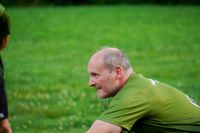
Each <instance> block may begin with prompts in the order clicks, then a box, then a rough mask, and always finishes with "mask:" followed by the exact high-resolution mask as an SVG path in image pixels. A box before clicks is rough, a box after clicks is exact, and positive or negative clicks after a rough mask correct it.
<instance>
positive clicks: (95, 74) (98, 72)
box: [88, 55, 117, 98]
mask: <svg viewBox="0 0 200 133" xmlns="http://www.w3.org/2000/svg"><path fill="white" fill-rule="evenodd" d="M88 74H89V86H91V87H94V88H96V90H97V96H98V97H99V98H107V97H111V96H113V95H115V93H116V88H117V80H116V78H115V72H114V71H113V72H110V71H109V70H108V69H107V68H106V67H105V64H104V62H103V57H102V55H96V56H93V57H92V58H91V59H90V61H89V63H88Z"/></svg>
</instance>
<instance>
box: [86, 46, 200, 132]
mask: <svg viewBox="0 0 200 133" xmlns="http://www.w3.org/2000/svg"><path fill="white" fill-rule="evenodd" d="M88 74H89V86H91V87H94V88H96V91H97V96H98V97H99V98H108V97H113V99H112V101H111V103H110V105H109V107H108V108H107V109H106V110H105V111H104V112H103V113H102V114H101V115H100V116H99V117H98V118H97V120H95V121H94V123H93V124H92V126H91V128H90V129H89V130H88V131H87V133H120V132H130V133H131V132H135V133H168V132H170V133H172V132H177V133H182V132H200V107H199V106H198V105H197V104H195V103H194V102H193V101H192V100H191V99H190V98H189V97H188V96H187V95H185V94H184V93H183V92H181V91H179V90H178V89H176V88H174V87H171V86H169V85H166V84H163V83H160V82H158V81H156V80H152V79H148V78H145V77H144V76H142V75H141V74H137V73H135V72H134V71H133V68H132V67H131V64H130V63H129V60H128V58H127V57H126V56H125V54H124V53H123V52H122V51H121V50H119V49H117V48H104V49H101V50H99V51H97V52H96V53H95V54H94V55H93V56H92V57H91V58H90V60H89V62H88Z"/></svg>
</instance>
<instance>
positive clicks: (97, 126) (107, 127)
mask: <svg viewBox="0 0 200 133" xmlns="http://www.w3.org/2000/svg"><path fill="white" fill-rule="evenodd" d="M121 130H122V129H121V127H119V126H116V125H113V124H110V123H107V122H104V121H101V120H96V121H95V122H94V123H93V124H92V126H91V127H90V129H89V130H88V131H87V133H120V132H121Z"/></svg>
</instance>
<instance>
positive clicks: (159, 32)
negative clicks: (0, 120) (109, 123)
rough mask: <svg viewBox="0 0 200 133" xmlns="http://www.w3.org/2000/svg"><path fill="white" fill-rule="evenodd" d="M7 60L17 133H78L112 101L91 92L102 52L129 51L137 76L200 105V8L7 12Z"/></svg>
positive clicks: (6, 75) (15, 131)
mask: <svg viewBox="0 0 200 133" xmlns="http://www.w3.org/2000/svg"><path fill="white" fill-rule="evenodd" d="M8 10H9V14H10V16H11V19H12V34H11V37H10V43H9V45H8V47H7V49H5V50H4V51H3V52H2V53H1V54H2V57H3V58H4V65H5V78H6V83H7V93H8V98H9V108H10V110H9V111H10V121H11V124H12V128H13V131H14V133H66V132H67V133H80V132H84V131H85V130H86V129H87V128H88V127H89V126H90V125H91V123H92V121H94V120H95V118H96V117H97V116H98V115H99V113H100V111H101V109H102V104H104V102H106V101H107V100H104V101H100V100H98V99H96V94H95V91H94V89H90V88H89V87H88V84H87V83H88V81H87V80H88V76H87V68H86V67H87V61H88V59H89V57H90V55H91V54H92V53H93V52H94V51H96V50H97V49H99V48H101V47H102V46H112V47H118V48H121V49H123V50H124V51H125V52H126V53H127V56H128V57H129V58H130V59H131V62H132V65H133V67H134V70H135V71H136V72H137V73H142V74H143V75H145V76H147V77H149V78H153V79H156V80H159V81H162V82H165V83H168V84H170V85H173V86H175V87H178V88H180V89H181V90H183V91H184V92H186V93H187V94H189V95H190V96H192V97H193V99H195V100H196V101H197V102H198V103H200V92H199V89H200V54H199V51H200V25H199V24H200V17H199V16H200V7H198V6H174V7H173V6H163V7H161V6H108V7H106V6H99V7H96V6H91V7H90V6H85V7H84V6H82V7H81V6H80V7H32V8H14V7H10V8H8Z"/></svg>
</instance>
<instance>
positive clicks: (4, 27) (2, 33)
mask: <svg viewBox="0 0 200 133" xmlns="http://www.w3.org/2000/svg"><path fill="white" fill-rule="evenodd" d="M9 34H10V26H9V17H8V15H7V13H6V9H5V8H4V7H3V6H2V5H1V4H0V50H2V49H3V48H5V47H6V45H7V42H8V37H9ZM3 75H4V73H3V63H2V60H1V57H0V133H12V130H11V127H10V124H9V121H8V105H7V97H6V92H5V86H4V77H3Z"/></svg>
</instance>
